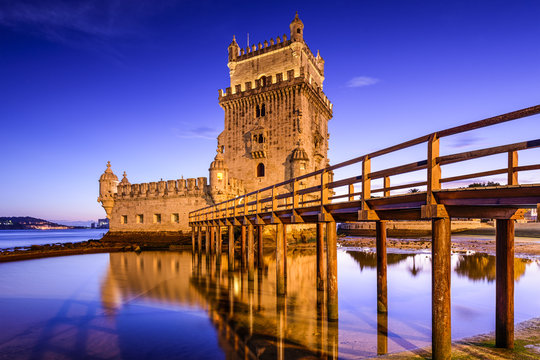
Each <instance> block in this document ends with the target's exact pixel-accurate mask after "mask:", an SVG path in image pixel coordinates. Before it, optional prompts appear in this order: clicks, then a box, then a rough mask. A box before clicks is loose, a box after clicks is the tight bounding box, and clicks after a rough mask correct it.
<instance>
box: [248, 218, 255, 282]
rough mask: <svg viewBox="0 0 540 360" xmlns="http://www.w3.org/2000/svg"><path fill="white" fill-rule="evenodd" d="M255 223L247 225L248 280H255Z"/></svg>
mask: <svg viewBox="0 0 540 360" xmlns="http://www.w3.org/2000/svg"><path fill="white" fill-rule="evenodd" d="M253 235H254V234H253V225H252V224H249V225H248V226H247V263H248V280H249V281H253V280H255V246H254V244H253V241H254V240H253Z"/></svg>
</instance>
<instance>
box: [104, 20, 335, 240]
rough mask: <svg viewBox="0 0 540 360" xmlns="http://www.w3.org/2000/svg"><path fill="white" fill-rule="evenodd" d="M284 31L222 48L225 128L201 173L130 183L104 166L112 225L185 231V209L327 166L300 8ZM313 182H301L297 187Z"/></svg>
mask: <svg viewBox="0 0 540 360" xmlns="http://www.w3.org/2000/svg"><path fill="white" fill-rule="evenodd" d="M290 32H291V34H290V39H289V40H288V39H287V36H286V35H283V37H279V36H278V37H277V38H276V39H275V40H274V39H270V41H264V43H263V44H261V43H259V44H258V45H252V46H251V47H249V46H248V47H247V48H245V49H240V47H239V45H238V44H237V42H236V40H235V39H234V37H233V41H232V43H231V44H230V45H229V47H228V55H229V62H228V67H229V70H230V87H228V88H226V90H225V91H222V90H220V91H219V104H220V106H221V107H222V108H223V109H224V111H225V124H224V131H223V132H222V133H221V134H220V135H219V136H218V151H217V155H216V157H215V159H214V161H213V162H212V163H211V165H210V168H209V175H210V183H209V184H207V183H206V178H197V179H187V181H186V180H184V179H180V180H170V181H159V182H151V183H144V184H133V185H131V184H130V183H129V181H128V180H127V178H126V176H125V173H124V178H123V179H122V181H121V182H120V183H118V179H117V178H116V176H115V175H114V174H113V172H112V170H111V169H110V164H108V165H107V170H106V171H105V173H104V174H103V175H102V176H101V178H100V197H99V198H98V201H100V202H101V203H102V205H103V207H104V208H105V211H106V212H107V217H108V218H109V219H110V230H111V231H138V232H140V231H187V230H189V228H188V214H189V212H190V211H193V210H196V209H200V208H202V207H205V206H208V205H212V204H215V203H219V202H221V201H224V200H226V199H228V198H231V197H235V196H238V195H241V194H243V193H245V192H250V191H254V190H257V189H259V188H262V187H266V186H270V185H272V184H275V183H279V182H282V181H285V180H288V179H290V178H292V177H297V176H300V175H302V174H305V173H309V172H312V171H315V170H318V169H321V168H324V167H326V166H328V162H329V161H328V157H327V153H328V139H329V133H328V121H329V120H330V119H331V118H332V104H331V103H330V101H329V100H328V99H327V98H326V96H325V95H324V93H323V90H322V89H323V82H324V60H323V59H322V57H321V56H320V55H319V53H318V52H317V55H316V56H314V55H313V53H312V52H311V50H310V49H309V47H308V46H307V44H306V43H305V42H304V39H303V33H304V25H303V23H302V21H301V20H300V19H299V18H298V14H297V15H296V17H295V18H294V20H293V21H292V23H291V24H290ZM312 185H315V184H306V183H302V184H301V186H302V187H305V186H312Z"/></svg>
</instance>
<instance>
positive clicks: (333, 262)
mask: <svg viewBox="0 0 540 360" xmlns="http://www.w3.org/2000/svg"><path fill="white" fill-rule="evenodd" d="M326 274H327V297H328V321H336V320H337V319H338V283H337V228H336V222H335V221H330V222H327V223H326Z"/></svg>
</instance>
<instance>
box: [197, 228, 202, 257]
mask: <svg viewBox="0 0 540 360" xmlns="http://www.w3.org/2000/svg"><path fill="white" fill-rule="evenodd" d="M197 252H198V253H199V254H200V253H201V252H202V226H197Z"/></svg>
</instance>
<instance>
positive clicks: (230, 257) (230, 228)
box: [227, 225, 234, 271]
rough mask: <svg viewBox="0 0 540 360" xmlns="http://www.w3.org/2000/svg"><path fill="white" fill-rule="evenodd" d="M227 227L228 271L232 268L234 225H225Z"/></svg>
mask: <svg viewBox="0 0 540 360" xmlns="http://www.w3.org/2000/svg"><path fill="white" fill-rule="evenodd" d="M227 228H228V229H229V271H233V270H234V226H233V225H229V226H227Z"/></svg>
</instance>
